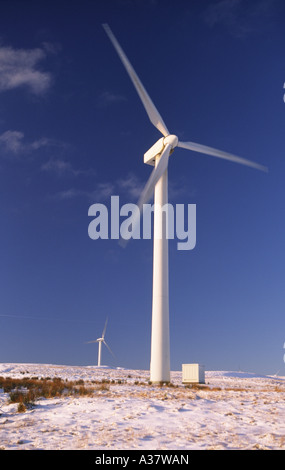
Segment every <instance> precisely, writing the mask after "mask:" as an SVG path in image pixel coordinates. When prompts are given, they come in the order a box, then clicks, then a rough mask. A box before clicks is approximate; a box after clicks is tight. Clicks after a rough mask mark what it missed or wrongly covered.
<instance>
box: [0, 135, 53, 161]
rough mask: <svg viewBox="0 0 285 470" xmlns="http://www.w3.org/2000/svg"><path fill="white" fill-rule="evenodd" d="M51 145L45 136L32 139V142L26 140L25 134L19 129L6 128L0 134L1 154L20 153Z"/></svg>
mask: <svg viewBox="0 0 285 470" xmlns="http://www.w3.org/2000/svg"><path fill="white" fill-rule="evenodd" d="M50 145H53V142H52V141H51V140H50V139H47V138H41V139H37V140H34V141H33V142H26V141H25V135H24V133H23V132H21V131H12V130H8V131H5V132H3V134H1V135H0V149H1V151H2V154H5V155H6V156H7V155H11V154H12V155H21V154H24V153H31V152H33V151H35V150H38V149H39V148H42V147H47V146H50Z"/></svg>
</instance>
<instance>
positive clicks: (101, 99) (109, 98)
mask: <svg viewBox="0 0 285 470" xmlns="http://www.w3.org/2000/svg"><path fill="white" fill-rule="evenodd" d="M122 101H126V97H125V96H123V95H120V94H118V93H113V92H112V91H103V92H102V93H101V94H100V95H99V96H98V99H97V106H99V107H105V106H109V105H112V104H116V103H121V102H122Z"/></svg>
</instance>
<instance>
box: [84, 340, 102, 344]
mask: <svg viewBox="0 0 285 470" xmlns="http://www.w3.org/2000/svg"><path fill="white" fill-rule="evenodd" d="M90 343H99V341H98V339H95V340H94V341H86V342H85V344H90Z"/></svg>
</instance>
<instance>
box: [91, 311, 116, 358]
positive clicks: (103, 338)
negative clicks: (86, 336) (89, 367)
mask: <svg viewBox="0 0 285 470" xmlns="http://www.w3.org/2000/svg"><path fill="white" fill-rule="evenodd" d="M107 322H108V318H107V319H106V322H105V326H104V330H103V332H102V336H101V338H97V339H95V340H93V341H87V343H86V344H90V343H98V366H99V367H100V366H101V357H102V343H103V344H105V346H106V347H107V348H108V349H109V351H110V353H111V354H112V356H114V354H113V352H112V351H111V349H110V348H109V346H108V344H107V343H106V341H105V333H106V328H107ZM114 357H115V356H114Z"/></svg>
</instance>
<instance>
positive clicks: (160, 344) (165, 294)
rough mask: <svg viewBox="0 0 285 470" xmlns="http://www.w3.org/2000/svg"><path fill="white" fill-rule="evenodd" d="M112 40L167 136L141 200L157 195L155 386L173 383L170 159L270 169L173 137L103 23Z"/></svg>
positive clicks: (154, 151) (157, 148)
mask: <svg viewBox="0 0 285 470" xmlns="http://www.w3.org/2000/svg"><path fill="white" fill-rule="evenodd" d="M103 28H104V29H105V31H106V33H107V35H108V36H109V39H110V40H111V42H112V44H113V46H114V48H115V49H116V51H117V53H118V55H119V57H120V59H121V61H122V63H123V65H124V66H125V68H126V71H127V73H128V74H129V76H130V79H131V80H132V82H133V85H134V87H135V88H136V90H137V92H138V94H139V97H140V99H141V101H142V104H143V105H144V107H145V110H146V112H147V114H148V117H149V119H150V121H151V123H152V124H153V125H154V126H155V127H156V128H157V129H158V130H159V131H160V132H161V134H162V135H163V137H162V138H160V139H159V140H158V141H157V142H156V143H155V144H154V145H153V146H152V147H151V148H150V149H149V150H148V151H147V152H146V153H145V155H144V163H146V164H149V165H152V166H154V169H153V171H152V173H151V175H150V177H149V179H148V181H147V183H146V185H145V187H144V189H143V191H142V193H141V197H140V199H139V201H138V207H139V209H140V213H142V209H143V205H144V204H146V203H147V202H148V201H149V200H150V198H151V197H152V195H153V193H154V236H153V238H154V240H153V294H152V332H151V361H150V380H151V382H154V383H161V382H169V381H170V348H169V286H168V272H169V267H168V239H167V229H166V223H165V222H164V223H163V220H162V217H161V208H162V207H163V206H164V205H165V204H167V203H168V160H169V156H170V155H171V154H172V152H173V150H174V149H175V147H181V148H184V149H187V150H192V151H194V152H199V153H202V154H206V155H211V156H213V157H218V158H222V159H225V160H229V161H231V162H235V163H240V164H242V165H247V166H249V167H252V168H255V169H258V170H262V171H267V168H266V167H264V166H262V165H260V164H258V163H254V162H251V161H249V160H246V159H244V158H241V157H238V156H236V155H233V154H231V153H227V152H224V151H221V150H217V149H214V148H212V147H207V146H205V145H201V144H197V143H194V142H181V141H179V140H178V137H177V136H176V135H173V134H170V133H169V131H168V129H167V127H166V125H165V123H164V121H163V119H162V117H161V115H160V114H159V112H158V110H157V109H156V107H155V105H154V104H153V102H152V100H151V98H150V97H149V95H148V93H147V91H146V90H145V88H144V86H143V84H142V83H141V81H140V79H139V77H138V76H137V74H136V72H135V71H134V69H133V67H132V65H131V64H130V62H129V60H128V58H127V56H126V55H125V53H124V51H123V49H122V48H121V46H120V44H119V43H118V41H117V39H116V38H115V36H114V34H113V33H112V31H111V29H110V27H109V26H108V25H107V24H103Z"/></svg>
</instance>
